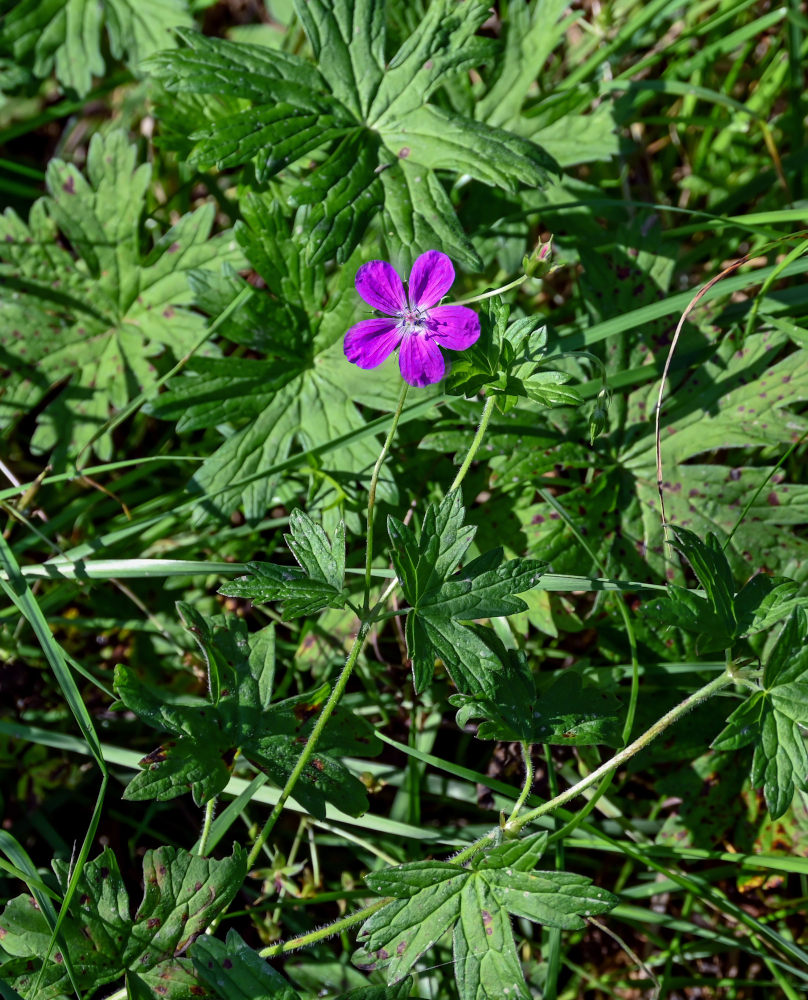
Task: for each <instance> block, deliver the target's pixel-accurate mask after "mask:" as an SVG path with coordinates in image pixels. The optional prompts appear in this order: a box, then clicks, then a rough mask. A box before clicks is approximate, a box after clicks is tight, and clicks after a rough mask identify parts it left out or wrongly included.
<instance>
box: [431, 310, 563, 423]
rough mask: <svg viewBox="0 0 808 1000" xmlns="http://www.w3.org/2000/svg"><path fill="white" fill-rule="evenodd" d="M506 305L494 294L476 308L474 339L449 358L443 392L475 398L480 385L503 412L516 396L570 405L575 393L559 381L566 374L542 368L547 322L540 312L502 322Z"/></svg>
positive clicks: (510, 407)
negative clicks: (476, 333) (451, 360)
mask: <svg viewBox="0 0 808 1000" xmlns="http://www.w3.org/2000/svg"><path fill="white" fill-rule="evenodd" d="M509 314H510V307H509V306H507V305H505V303H504V302H503V301H502V299H501V298H500V297H499V296H496V297H494V298H492V299H489V301H488V302H487V303H486V304H485V305H483V306H482V307H481V309H480V318H481V332H480V339H479V340H478V341H477V343H476V344H474V345H473V347H471V348H470V349H469V350H468V351H464V353H463V354H462V355H461V357H460V358H459V359H458V360H457V361H456V362H455V364H454V366H453V368H452V372H451V375H450V376H449V379H448V381H447V391H448V392H451V393H458V394H459V393H462V394H463V395H464V396H466V397H473V396H476V395H477V393H478V392H479V391H480V390H481V389H482V388H485V392H486V395H488V396H493V397H494V399H495V403H496V406H497V409H498V410H499V411H500V412H501V413H507V412H508V410H511V409H513V407H514V406H516V404H517V403H518V401H519V400H520V399H532V400H534V401H535V402H537V403H541V404H542V405H543V406H547V407H549V406H575V405H577V404H578V403H580V402H581V397H580V394H579V393H578V392H577V391H576V390H575V389H574V388H572V387H571V386H568V385H566V384H565V383H567V382H569V380H570V378H571V377H572V376H571V375H570V374H569V373H568V372H564V371H559V370H557V369H550V368H545V367H544V359H545V356H546V355H547V353H548V345H547V326H546V324H545V323H543V322H542V318H541V317H540V316H526V317H524V318H522V319H517V320H514V321H513V322H511V323H508V316H509Z"/></svg>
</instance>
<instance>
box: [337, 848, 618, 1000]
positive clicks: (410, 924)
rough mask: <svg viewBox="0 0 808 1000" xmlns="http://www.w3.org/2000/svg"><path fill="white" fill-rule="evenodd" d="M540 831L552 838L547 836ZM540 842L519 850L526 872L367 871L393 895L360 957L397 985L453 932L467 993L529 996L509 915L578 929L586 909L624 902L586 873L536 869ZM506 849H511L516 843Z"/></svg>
mask: <svg viewBox="0 0 808 1000" xmlns="http://www.w3.org/2000/svg"><path fill="white" fill-rule="evenodd" d="M538 836H539V837H541V838H542V841H541V842H542V843H544V842H546V834H544V833H542V834H539V835H538ZM516 843H521V842H516ZM538 843H539V841H537V839H536V836H535V835H534V836H533V837H529V838H525V844H524V845H522V849H521V853H520V852H519V850H517V851H516V852H515V853H514V856H515V857H524V858H525V859H529V861H530V867H528V868H526V870H517V869H516V868H515V867H508V868H506V867H500V866H499V865H497V864H494V865H490V866H485V865H483V864H478V865H477V866H476V867H472V868H466V867H464V866H463V865H457V864H452V863H450V862H433V861H421V862H414V863H411V864H405V865H399V866H398V867H396V868H388V869H386V870H384V871H380V872H373V873H372V874H370V875H368V876H366V879H365V880H366V882H367V883H368V884H369V885H370V887H371V888H372V889H373V890H374V891H376V892H378V893H379V894H381V895H384V896H392V897H394V898H393V901H392V902H390V903H388V904H387V905H386V906H383V907H381V908H380V909H379V910H377V911H376V912H375V913H373V914H372V915H371V916H370V917H369V918H368V919H367V920H366V921H365V923H364V924H363V925H362V927H361V929H360V931H359V935H358V939H359V941H360V942H361V945H362V947H361V948H360V949H359V950H358V951H357V952H356V953H355V955H354V959H353V960H354V962H355V963H357V964H361V965H362V966H363V967H367V966H370V967H373V968H376V969H384V973H385V976H386V978H387V982H388V984H390V985H392V984H394V983H397V982H399V981H400V980H402V979H403V978H404V976H406V975H407V974H408V973H409V971H410V970H411V969H412V968H413V967H414V966H415V964H416V963H417V962H418V961H419V959H420V958H421V956H423V955H424V954H425V953H426V952H427V951H428V950H429V949H430V948H431V947H432V946H433V945H434V944H435V943H436V942H437V941H438V940H439V939H440V938H441V937H442V936H443V935H444V934H445V933H446V932H447V931H449V930H451V931H452V933H453V938H454V958H455V976H456V978H457V983H458V989H459V991H460V995H461V996H462V997H474V998H479V1000H502V996H503V992H502V985H503V983H505V984H507V985H508V995H509V996H516V997H519V998H520V1000H529V998H530V996H531V994H530V992H529V990H528V988H527V986H526V984H525V982H524V978H523V975H522V971H521V968H520V965H519V960H518V957H517V955H516V948H515V945H514V940H513V932H512V929H511V923H510V918H509V916H508V913H509V912H510V913H513V914H515V915H517V916H520V917H524V918H526V919H528V920H531V921H534V922H536V923H543V924H546V925H548V926H552V927H561V928H568V929H572V928H580V927H583V926H584V921H583V919H582V917H583V915H584V914H585V915H590V914H595V913H604V912H606V911H608V910H610V909H611V908H612V907H613V906H614V905H615V904H616V902H617V900H616V899H615V897H614V896H612V895H611V894H610V893H608V892H605V891H604V890H602V889H598V888H596V887H594V886H592V885H591V882H590V880H589V879H587V878H584V877H582V876H580V875H572V874H570V873H568V872H534V871H533V870H532V865H533V864H535V860H536V857H537V855H536V853H535V852H534V851H533V848H534V847H536V846H537V845H538ZM505 846H506V848H508V849H512V848H513V847H514V846H515V843H514V842H511V844H509V845H505ZM491 853H492V854H494V853H495V852H493V851H492V852H491ZM480 860H482V859H480ZM492 965H493V966H494V969H491V966H492ZM484 970H487V971H484Z"/></svg>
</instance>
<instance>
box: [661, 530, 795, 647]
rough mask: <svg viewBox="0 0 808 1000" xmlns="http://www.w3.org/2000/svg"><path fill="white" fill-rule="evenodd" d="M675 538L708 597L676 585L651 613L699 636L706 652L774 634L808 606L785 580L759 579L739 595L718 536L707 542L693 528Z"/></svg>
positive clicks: (710, 537) (789, 582) (679, 532)
mask: <svg viewBox="0 0 808 1000" xmlns="http://www.w3.org/2000/svg"><path fill="white" fill-rule="evenodd" d="M673 534H674V537H675V539H676V546H677V548H678V549H679V551H680V552H681V553H682V554H683V555H684V556H686V557H687V559H688V561H689V562H690V564H691V565H692V567H693V569H694V571H695V573H696V576H697V577H698V579H699V582H700V583H701V585H702V587H703V588H704V592H705V595H706V596H705V597H701V596H700V595H698V594H696V593H694V592H693V591H690V590H685V589H684V588H683V587H677V586H674V585H673V584H671V585H669V587H668V597H667V598H659V599H657V600H654V601H651V602H650V603H649V604H647V605H646V606H645V610H646V613H647V614H648V615H649V617H650V618H652V619H653V620H654V621H656V622H658V623H660V624H662V625H677V626H678V627H679V628H683V629H685V630H686V631H688V632H693V633H695V634H696V635H698V636H699V641H698V645H699V648H700V650H701V651H702V652H705V653H710V652H715V651H716V650H719V649H729V648H730V647H731V646H732V645H733V644H734V643H735V642H737V641H738V640H739V639H741V638H744V637H745V636H748V635H753V634H754V633H756V632H760V631H762V630H763V629H766V628H771V627H772V625H776V624H777V622H779V621H782V620H783V618H786V617H787V616H788V615H789V614H790V613H791V612H792V611H793V610H794V609H795V608H798V607H805V606H806V605H808V598H806V597H805V596H802V595H800V587H799V585H798V584H797V583H795V582H794V581H793V580H787V579H785V578H783V577H771V576H765V575H763V574H757V575H756V576H753V577H752V578H751V579H750V580H748V581H747V583H745V584H744V586H743V587H742V588H741V589H740V590H739V591H738V592H737V594H736V593H735V585H734V583H733V579H732V570H731V569H730V565H729V560H728V559H727V557H726V556H725V555H724V551H723V549H722V548H721V544H720V543H719V541H718V538H717V537H716V536H715V535H714V534H713V533H712V532H709V533H708V535H707V539H706V541H705V542H703V541H702V540H701V539H700V538H699V537H698V535H695V534H694V533H693V532H692V531H689V530H688V529H687V528H673Z"/></svg>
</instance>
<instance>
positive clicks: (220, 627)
mask: <svg viewBox="0 0 808 1000" xmlns="http://www.w3.org/2000/svg"><path fill="white" fill-rule="evenodd" d="M179 608H180V612H181V614H182V616H183V618H184V620H185V623H186V627H187V628H188V629H189V631H190V632H192V633H193V635H194V637H195V638H196V640H197V642H198V643H199V645H200V647H201V649H202V651H203V654H204V655H205V658H206V660H207V663H208V675H209V677H210V678H211V683H210V689H211V698H210V700H209V701H206V702H205V703H203V704H195V705H171V704H166V703H165V702H164V701H163V700H162V699H161V698H160V696H159V695H158V694H157V693H156V692H155V691H153V690H151V689H150V688H148V687H146V685H145V684H143V683H142V682H141V681H139V680H138V679H137V677H136V676H135V675H134V674H133V673H132V671H131V670H128V669H127V668H126V667H123V666H119V667H118V668H117V669H116V671H115V692H116V694H117V695H118V697H119V698H120V699H121V701H122V702H123V704H124V705H125V706H126V707H127V708H128V709H130V710H131V711H132V712H134V713H135V714H136V715H138V716H139V717H140V718H141V719H143V720H144V721H145V722H147V723H148V724H149V725H151V726H153V727H154V728H155V729H162V730H167V731H168V732H170V733H171V734H172V735H173V736H174V737H175V739H173V740H170V741H168V742H166V743H163V744H162V745H161V746H160V747H158V748H157V749H156V750H154V751H153V752H152V753H150V754H147V755H146V756H145V757H144V758H143V759H142V760H141V761H140V766H141V767H142V768H144V770H143V771H141V772H140V773H139V774H137V775H135V777H134V778H133V779H132V781H130V783H129V784H128V785H127V788H126V792H125V793H124V796H125V798H127V799H130V800H134V801H140V800H144V799H157V801H161V802H162V801H165V800H167V799H173V798H176V797H177V796H178V795H183V794H184V793H185V792H187V791H189V790H190V791H191V793H192V794H193V797H194V801H195V802H196V804H197V805H203V804H204V803H206V802H208V801H209V800H210V799H212V798H214V797H215V796H216V795H218V794H219V793H220V792H221V791H222V790H223V789H224V788H225V787H226V785H227V784H228V782H229V780H230V777H231V774H232V771H233V766H234V763H235V761H236V759H237V757H238V756H239V755H241V756H242V757H244V759H245V760H247V761H249V762H250V764H252V765H253V766H254V767H256V768H257V769H258V770H260V771H263V772H264V773H265V774H267V775H268V776H269V777H270V779H271V780H272V781H273V782H274V783H275V784H277V785H279V786H283V785H284V784H285V782H286V779H287V778H288V777H289V774H290V772H291V771H292V769H293V767H294V766H295V764H296V763H297V760H298V757H299V756H300V753H301V751H302V749H303V747H304V745H305V743H306V740H307V739H308V737H309V735H310V733H311V730H312V728H313V726H314V724H315V722H316V721H317V716H318V715H319V712H320V710H321V708H322V706H323V704H324V702H325V700H326V698H327V697H328V694H329V690H330V688H329V686H328V684H323V685H321V686H320V687H319V688H318V689H317V690H315V691H312V692H311V693H309V694H303V695H297V696H296V697H293V698H285V699H283V700H282V701H276V702H273V701H272V693H273V688H274V684H275V633H274V629H273V627H272V626H268V627H267V628H265V629H263V630H262V631H261V632H259V633H257V634H255V635H253V636H251V637H249V638H248V635H247V629H246V626H245V624H244V622H243V621H240V620H239V619H237V618H235V617H233V616H232V615H227V616H224V617H222V618H218V619H217V618H213V619H205V618H203V617H202V616H201V615H199V614H197V613H196V612H195V611H194V610H193V609H192V608H190V607H189V606H187V605H180V606H179ZM214 678H215V680H214ZM380 749H381V746H380V744H379V741H378V740H377V739H376V737H375V735H374V733H373V728H372V726H370V725H368V723H367V722H365V721H364V720H363V719H361V718H359V717H357V716H355V715H353V714H352V713H351V712H348V711H346V710H345V709H340V708H338V709H337V710H336V711H335V713H334V715H333V716H332V717H331V720H330V722H329V724H328V726H327V727H326V731H325V733H324V734H323V736H322V737H321V739H320V742H319V744H318V748H317V753H316V755H314V756H313V757H312V758H311V760H310V761H309V763H308V766H307V767H306V769H305V770H304V772H303V774H302V775H301V777H300V779H299V781H298V783H297V785H296V786H295V796H296V798H297V800H298V801H299V802H300V804H301V805H302V806H304V808H306V809H308V811H309V812H311V813H312V815H314V816H317V817H319V818H321V819H322V818H324V817H325V805H326V802H331V803H333V804H334V805H337V806H338V807H339V808H340V809H342V810H343V811H344V812H347V813H349V814H351V815H354V816H359V815H361V814H362V813H364V812H365V811H366V810H367V807H368V800H367V793H366V791H365V787H364V785H363V784H362V783H361V782H360V781H359V780H358V779H357V778H355V777H354V776H353V775H352V774H351V772H350V771H349V770H348V769H347V768H346V767H345V765H344V764H343V763H342V762H341V760H340V759H339V758H340V757H341V756H343V755H345V754H362V755H363V756H368V755H371V756H372V755H373V754H375V753H378V752H379V750H380Z"/></svg>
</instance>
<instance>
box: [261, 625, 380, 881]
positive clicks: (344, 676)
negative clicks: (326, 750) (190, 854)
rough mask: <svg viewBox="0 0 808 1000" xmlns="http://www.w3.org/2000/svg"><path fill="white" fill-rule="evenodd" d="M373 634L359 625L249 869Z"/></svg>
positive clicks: (308, 759)
mask: <svg viewBox="0 0 808 1000" xmlns="http://www.w3.org/2000/svg"><path fill="white" fill-rule="evenodd" d="M369 631H370V623H369V622H362V624H361V625H360V626H359V631H358V632H357V634H356V639H354V644H353V646H352V647H351V652H350V653H349V654H348V659H347V660H346V661H345V666H344V667H343V668H342V672H341V673H340V675H339V677H338V678H337V683H336V684H335V685H334V690H333V691H332V692H331V695H330V697H329V699H328V701H327V702H326V703H325V705H324V706H323V710H322V712H320V717H319V718H318V719H317V722H316V723H315V725H314V729H312V731H311V735H310V736H309V738H308V740H307V741H306V745H305V747H304V748H303V752H302V753H301V755H300V757H299V758H298V761H297V764H295V766H294V768H293V770H292V773H291V774H290V775H289V777H288V778H287V779H286V784H285V785H284V786H283V791H282V792H281V794H280V798H279V799H278V801H277V802H276V803H275V808H274V809H273V810H272V812H271V813H270V815H269V819H268V820H267V821H266V823H265V824H264V827H263V829H262V830H261V832H260V833H259V834H258V837H257V838H256V840H255V843H254V844H253V846H252V850H251V851H250V854H249V857H248V858H247V866H248V868H252V866H253V865H254V864H255V860H256V858H257V857H258V855H259V854H260V852H261V848H262V847H263V846H264V844H265V843H266V841H267V837H269V835H270V833H271V832H272V829H273V827H274V826H275V824H276V823H277V821H278V817H279V816H280V814H281V813H282V812H283V808H284V806H285V805H286V803H287V801H288V799H289V797H290V795H291V794H292V790H293V789H294V787H295V785H296V784H297V779H298V778H299V777H300V775H301V774H302V773H303V771H304V769H305V767H306V765H307V764H308V762H309V761H310V760H311V757H312V754H313V753H314V750H315V748H316V746H317V743H318V741H319V739H320V737H321V736H322V735H323V730H324V729H325V727H326V724H327V723H328V720H329V719H330V718H331V714H332V712H333V711H334V709H335V708H336V707H337V703H338V702H339V700H340V698H341V697H342V695H343V693H344V692H345V688H346V687H347V685H348V680H349V679H350V676H351V673H352V672H353V668H354V666H355V665H356V661H357V660H358V659H359V654H360V653H361V652H362V647H363V646H364V645H365V639H367V636H368V632H369Z"/></svg>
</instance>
